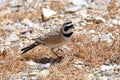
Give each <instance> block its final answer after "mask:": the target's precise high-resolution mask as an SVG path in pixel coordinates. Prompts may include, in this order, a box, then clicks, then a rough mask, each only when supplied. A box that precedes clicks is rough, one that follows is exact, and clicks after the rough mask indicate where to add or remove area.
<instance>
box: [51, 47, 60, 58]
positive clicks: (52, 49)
mask: <svg viewBox="0 0 120 80" xmlns="http://www.w3.org/2000/svg"><path fill="white" fill-rule="evenodd" d="M51 51H52V52H53V53H54V54H55V55H56V56H57V57H58V58H59V57H60V56H58V54H56V52H54V48H51Z"/></svg>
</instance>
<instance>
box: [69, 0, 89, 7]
mask: <svg viewBox="0 0 120 80" xmlns="http://www.w3.org/2000/svg"><path fill="white" fill-rule="evenodd" d="M71 2H72V3H73V4H74V5H79V6H86V5H88V4H87V2H86V0H71Z"/></svg>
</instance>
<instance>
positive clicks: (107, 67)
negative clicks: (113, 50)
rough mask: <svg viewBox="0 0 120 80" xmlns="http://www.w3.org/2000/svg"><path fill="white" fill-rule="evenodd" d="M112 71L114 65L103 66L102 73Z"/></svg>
mask: <svg viewBox="0 0 120 80" xmlns="http://www.w3.org/2000/svg"><path fill="white" fill-rule="evenodd" d="M110 69H114V66H112V65H102V66H101V69H100V70H101V71H106V70H110Z"/></svg>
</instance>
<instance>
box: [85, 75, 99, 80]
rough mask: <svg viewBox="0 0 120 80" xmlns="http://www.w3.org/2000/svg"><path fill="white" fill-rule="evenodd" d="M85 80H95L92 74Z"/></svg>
mask: <svg viewBox="0 0 120 80" xmlns="http://www.w3.org/2000/svg"><path fill="white" fill-rule="evenodd" d="M86 80H97V79H96V77H95V76H94V75H93V74H89V75H87V76H86Z"/></svg>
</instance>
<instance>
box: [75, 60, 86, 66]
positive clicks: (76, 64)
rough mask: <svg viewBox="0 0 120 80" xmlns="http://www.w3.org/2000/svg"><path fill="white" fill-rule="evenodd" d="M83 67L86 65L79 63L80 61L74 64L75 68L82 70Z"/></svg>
mask: <svg viewBox="0 0 120 80" xmlns="http://www.w3.org/2000/svg"><path fill="white" fill-rule="evenodd" d="M83 65H84V63H83V62H81V61H79V60H75V61H74V63H73V66H74V67H77V68H82V67H83Z"/></svg>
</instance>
